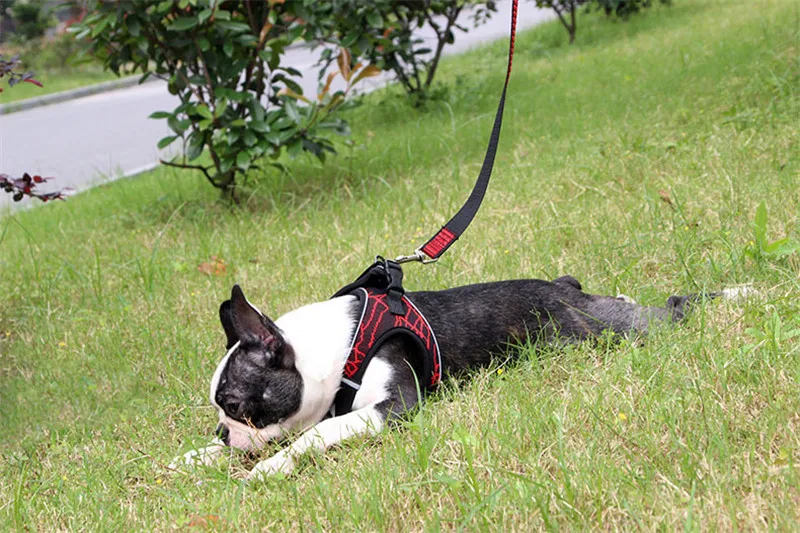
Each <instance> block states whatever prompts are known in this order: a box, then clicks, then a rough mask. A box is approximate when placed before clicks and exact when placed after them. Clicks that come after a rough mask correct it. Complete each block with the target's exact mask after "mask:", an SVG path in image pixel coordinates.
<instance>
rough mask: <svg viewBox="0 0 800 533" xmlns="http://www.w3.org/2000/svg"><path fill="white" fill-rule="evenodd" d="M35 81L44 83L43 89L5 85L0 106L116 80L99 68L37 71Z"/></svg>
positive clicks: (21, 85)
mask: <svg viewBox="0 0 800 533" xmlns="http://www.w3.org/2000/svg"><path fill="white" fill-rule="evenodd" d="M35 79H37V80H39V81H40V82H42V87H37V86H35V85H33V84H30V83H20V84H17V85H15V86H14V87H8V86H7V85H6V84H5V83H3V92H2V93H0V104H8V103H11V102H18V101H20V100H25V99H27V98H36V97H37V96H44V95H47V94H52V93H57V92H61V91H68V90H70V89H77V88H79V87H85V86H87V85H93V84H95V83H101V82H104V81H111V80H116V79H117V76H116V75H115V74H114V73H113V72H104V71H102V70H100V69H99V68H91V67H76V68H74V69H65V70H45V71H37V72H36V76H35ZM4 81H5V80H4Z"/></svg>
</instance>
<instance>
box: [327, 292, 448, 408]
mask: <svg viewBox="0 0 800 533" xmlns="http://www.w3.org/2000/svg"><path fill="white" fill-rule="evenodd" d="M351 294H353V295H354V296H356V297H357V298H359V300H360V301H361V306H362V311H361V319H360V320H359V322H358V325H357V326H356V330H355V334H354V336H353V342H352V344H351V347H350V353H349V355H348V358H347V362H346V363H345V367H344V370H343V372H342V386H341V388H340V389H339V392H338V393H337V394H336V399H335V400H334V403H333V412H332V414H333V415H334V416H337V415H342V414H344V413H348V412H350V411H351V410H352V407H353V400H354V399H355V396H356V393H357V392H358V390H359V389H360V388H361V380H362V378H363V377H364V373H365V372H366V370H367V366H368V365H369V362H370V359H372V357H373V356H374V355H375V353H377V351H378V349H379V348H380V347H381V345H382V344H383V343H384V342H386V341H387V340H388V339H390V338H393V337H395V336H397V335H404V336H406V337H407V338H409V339H413V340H414V341H415V342H416V343H417V345H418V346H419V347H420V351H421V352H422V353H423V360H422V362H421V363H422V365H421V367H422V374H421V375H418V376H417V379H418V381H419V384H420V387H421V388H422V389H423V390H431V389H433V388H435V387H436V385H438V384H439V382H440V381H441V378H442V372H441V368H442V365H441V354H440V352H439V344H438V343H437V342H436V335H435V334H434V333H433V329H431V326H430V324H429V323H428V321H427V320H426V319H425V317H424V316H423V315H422V313H421V312H420V311H419V309H417V307H416V306H415V305H414V304H413V303H412V302H411V300H410V299H409V298H408V297H407V296H405V295H400V296H399V300H397V301H396V302H394V303H393V302H392V300H395V297H394V295H392V294H390V293H389V291H388V290H382V289H376V288H371V287H368V288H364V287H359V288H357V289H355V290H354V291H353V292H352V293H351ZM397 302H399V304H400V307H401V309H394V311H393V308H396V307H397V305H396V303H397ZM395 311H399V312H395Z"/></svg>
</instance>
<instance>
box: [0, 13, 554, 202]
mask: <svg viewBox="0 0 800 533" xmlns="http://www.w3.org/2000/svg"><path fill="white" fill-rule="evenodd" d="M510 12H511V2H510V1H509V0H500V1H499V2H498V12H497V13H496V14H495V15H494V16H493V17H492V19H491V20H490V21H489V22H488V23H486V24H484V25H483V26H480V27H479V28H476V29H472V30H471V31H470V32H469V33H466V34H464V33H462V32H457V34H456V40H455V43H454V44H452V45H449V46H448V47H447V48H445V53H446V54H453V53H458V52H462V51H464V50H467V49H469V48H470V47H473V46H476V45H478V44H481V43H485V42H489V41H493V40H496V39H501V38H507V35H508V24H509V20H510ZM553 16H554V15H553V12H552V11H550V10H543V9H537V8H536V7H534V6H533V5H532V3H531V2H525V3H524V4H523V5H522V7H521V9H520V10H519V18H518V29H519V30H522V29H525V28H529V27H531V26H534V25H536V24H538V23H540V22H542V21H544V20H549V19H550V18H552V17H553ZM467 20H469V19H467V18H466V17H465V18H464V19H463V21H467ZM470 23H471V20H470ZM470 25H471V24H470ZM427 30H428V31H424V32H422V34H421V36H422V37H423V38H425V39H432V38H433V31H432V30H430V29H427ZM287 54H288V55H287V60H288V61H287V63H288V64H291V65H293V66H294V67H295V68H297V69H298V70H300V71H301V72H303V74H304V76H303V78H302V80H300V84H301V86H302V87H303V90H304V92H305V94H316V90H317V70H316V69H315V68H314V64H315V63H316V59H317V54H318V51H311V50H308V49H306V48H303V47H297V48H293V49H291V50H288V51H287ZM497 68H498V70H500V69H503V68H505V66H504V65H500V64H498V65H497ZM368 81H369V84H368V85H363V86H361V89H362V90H371V89H372V88H375V87H378V86H380V85H383V84H385V83H387V82H388V81H390V78H389V76H388V75H384V76H382V77H376V78H372V79H370V80H368ZM177 105H178V100H177V98H176V97H174V96H172V95H170V94H169V93H168V92H167V90H166V84H165V83H164V82H161V81H158V82H153V83H147V84H144V85H140V86H135V87H131V88H127V89H118V90H114V91H110V92H107V93H102V94H97V95H93V96H87V97H83V98H79V99H76V100H70V101H67V102H62V103H59V104H53V105H49V106H44V107H39V108H36V109H31V110H28V111H21V112H18V113H12V114H9V115H0V172H3V173H6V174H11V175H17V176H18V175H21V174H22V173H23V172H30V173H33V174H40V175H43V176H55V177H57V180H56V181H55V183H56V184H57V186H59V187H66V186H69V187H73V188H75V189H78V190H81V189H85V188H88V187H90V186H92V185H94V184H97V183H102V182H104V181H107V180H110V179H116V178H119V177H121V176H129V175H132V174H135V173H137V172H140V171H143V170H147V169H150V168H153V167H154V166H155V165H156V164H157V161H158V158H159V156H164V155H165V154H164V153H163V152H162V153H159V150H158V149H157V148H156V143H157V142H158V140H159V139H161V138H162V137H165V136H167V135H169V134H170V131H169V129H168V127H167V125H166V121H164V120H152V119H148V118H147V117H148V116H149V115H150V113H152V112H153V111H158V110H172V109H174V108H175V107H176V106H177ZM175 146H177V143H176V144H175ZM171 149H173V150H174V149H175V148H171ZM32 201H33V200H31V199H25V200H23V201H22V202H21V204H25V203H28V202H32ZM36 202H38V200H37V201H36ZM8 203H10V196H9V195H7V194H5V193H2V194H0V208H2V207H3V206H4V205H6V204H8Z"/></svg>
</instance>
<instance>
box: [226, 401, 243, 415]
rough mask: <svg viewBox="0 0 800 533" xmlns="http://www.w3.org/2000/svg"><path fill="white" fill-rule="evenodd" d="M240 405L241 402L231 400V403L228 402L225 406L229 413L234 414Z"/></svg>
mask: <svg viewBox="0 0 800 533" xmlns="http://www.w3.org/2000/svg"><path fill="white" fill-rule="evenodd" d="M240 405H242V404H240V403H239V402H231V403H229V404H228V405H227V407H228V409H227V410H228V412H230V413H231V414H234V415H235V414H237V413H238V412H239V406H240Z"/></svg>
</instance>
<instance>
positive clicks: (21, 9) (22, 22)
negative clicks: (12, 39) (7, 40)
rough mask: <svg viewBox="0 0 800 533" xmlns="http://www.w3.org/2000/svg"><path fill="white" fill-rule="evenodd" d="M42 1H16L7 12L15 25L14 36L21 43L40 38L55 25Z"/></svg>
mask: <svg viewBox="0 0 800 533" xmlns="http://www.w3.org/2000/svg"><path fill="white" fill-rule="evenodd" d="M45 4H46V3H45V2H44V0H16V1H15V2H14V3H13V4H11V7H10V8H9V11H10V13H11V18H12V19H13V20H14V23H15V25H16V28H15V35H16V38H17V39H21V40H22V41H23V42H24V41H28V40H30V39H38V38H39V37H42V36H43V35H44V34H45V32H46V31H47V29H48V28H50V27H52V26H54V25H55V22H56V21H55V18H53V17H52V16H51V15H50V12H49V9H48V8H47V6H46V5H45Z"/></svg>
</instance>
